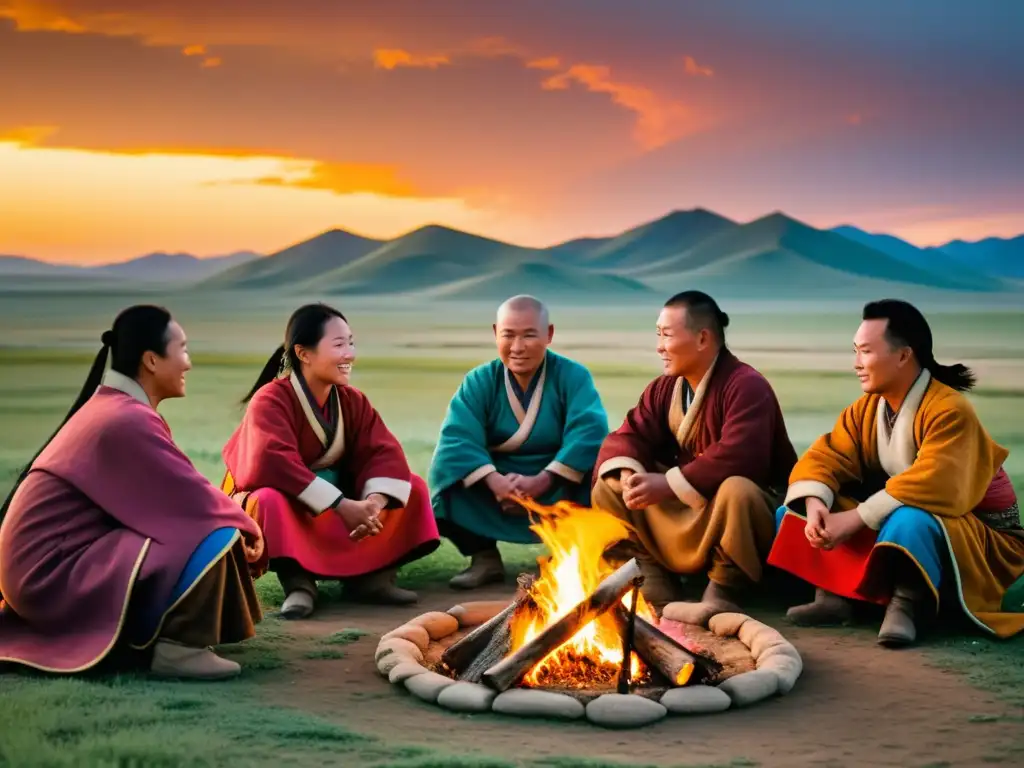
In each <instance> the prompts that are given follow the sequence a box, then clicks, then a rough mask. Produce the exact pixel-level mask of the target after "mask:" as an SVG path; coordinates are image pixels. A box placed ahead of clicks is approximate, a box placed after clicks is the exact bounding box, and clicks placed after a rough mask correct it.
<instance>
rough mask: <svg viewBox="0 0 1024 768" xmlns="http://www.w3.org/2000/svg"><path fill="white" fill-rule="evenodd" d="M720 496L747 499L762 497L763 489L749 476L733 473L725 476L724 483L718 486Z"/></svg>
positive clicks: (720, 497)
mask: <svg viewBox="0 0 1024 768" xmlns="http://www.w3.org/2000/svg"><path fill="white" fill-rule="evenodd" d="M716 496H718V498H719V499H720V500H721V499H725V498H729V499H736V500H747V499H760V498H761V497H762V493H761V489H760V488H759V487H758V485H757V483H755V482H754V481H753V480H751V479H750V478H748V477H743V476H742V475H732V476H730V477H727V478H725V480H723V481H722V484H721V485H719V486H718V493H717V494H716Z"/></svg>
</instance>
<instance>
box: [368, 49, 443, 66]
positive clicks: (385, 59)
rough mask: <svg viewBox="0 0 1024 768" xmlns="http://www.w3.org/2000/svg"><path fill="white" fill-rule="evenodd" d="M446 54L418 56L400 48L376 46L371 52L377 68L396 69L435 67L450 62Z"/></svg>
mask: <svg viewBox="0 0 1024 768" xmlns="http://www.w3.org/2000/svg"><path fill="white" fill-rule="evenodd" d="M450 63H451V59H449V58H448V56H447V55H446V54H434V55H427V56H418V55H416V54H413V53H410V52H409V51H403V50H402V49H401V48H378V49H377V50H375V51H374V52H373V64H374V66H375V67H377V68H378V69H397V68H398V67H416V68H426V69H437V68H438V67H440V66H441V65H442V64H450Z"/></svg>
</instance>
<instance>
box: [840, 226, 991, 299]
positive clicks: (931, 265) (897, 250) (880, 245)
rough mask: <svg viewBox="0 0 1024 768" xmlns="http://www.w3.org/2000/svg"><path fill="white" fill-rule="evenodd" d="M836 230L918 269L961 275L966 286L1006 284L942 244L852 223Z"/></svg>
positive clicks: (984, 288)
mask: <svg viewBox="0 0 1024 768" xmlns="http://www.w3.org/2000/svg"><path fill="white" fill-rule="evenodd" d="M832 232H835V233H836V234H838V235H842V236H843V237H845V238H848V239H849V240H853V241H854V242H857V243H860V244H861V245H866V246H868V247H869V248H874V249H875V250H876V251H881V252H882V253H885V254H888V255H889V256H892V257H893V258H896V259H899V260H900V261H902V262H903V263H905V264H910V265H911V266H914V267H916V268H918V269H923V270H926V271H928V272H932V273H934V274H937V275H957V276H958V279H959V280H960V282H961V283H962V284H963V285H964V286H965V287H967V286H969V287H973V288H975V289H976V290H979V291H990V290H999V289H1001V288H1005V287H1006V286H1005V285H1004V284H1003V281H1002V280H1001V279H1000V278H999V276H998V274H997V273H992V272H988V271H987V270H982V269H979V268H977V266H976V265H974V264H972V263H970V260H960V259H957V258H955V257H953V256H951V255H950V254H949V253H947V252H946V251H944V250H943V249H941V248H918V247H917V246H916V245H911V244H910V243H908V242H907V241H906V240H900V239H899V238H898V237H893V236H892V235H885V234H873V233H871V232H865V231H864V230H862V229H858V228H857V227H851V226H849V225H844V226H841V227H835V228H834V229H833V230H832Z"/></svg>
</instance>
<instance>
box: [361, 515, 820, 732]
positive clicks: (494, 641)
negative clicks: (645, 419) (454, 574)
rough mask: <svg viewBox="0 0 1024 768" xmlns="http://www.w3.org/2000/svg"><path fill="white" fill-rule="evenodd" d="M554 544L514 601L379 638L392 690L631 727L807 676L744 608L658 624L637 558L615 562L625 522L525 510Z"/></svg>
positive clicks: (467, 708) (756, 697) (481, 708)
mask: <svg viewBox="0 0 1024 768" xmlns="http://www.w3.org/2000/svg"><path fill="white" fill-rule="evenodd" d="M524 506H526V507H527V509H528V511H529V512H530V515H531V522H532V523H533V525H532V528H533V530H534V531H536V533H537V535H538V536H539V537H540V538H541V540H542V541H543V542H544V544H545V545H546V547H547V551H548V554H547V555H546V556H545V557H543V558H541V559H540V560H539V561H538V565H539V572H538V574H537V575H536V576H533V575H529V574H523V575H521V576H519V578H518V589H517V591H516V593H515V595H514V596H513V597H512V598H511V600H510V601H477V602H467V603H463V604H461V605H457V606H454V607H452V608H451V609H449V610H448V611H446V612H441V611H429V612H427V613H424V614H422V615H421V616H417V617H416V618H413V619H410V620H409V621H407V622H406V623H405V624H403V625H401V626H400V627H397V628H395V629H393V630H391V631H390V632H388V633H386V634H384V635H383V636H382V637H381V639H380V642H379V644H378V645H377V650H376V652H375V653H374V663H375V664H376V666H377V670H378V671H379V672H380V674H381V675H383V676H385V677H386V678H388V680H389V681H390V682H391V683H394V684H396V685H402V686H403V687H404V688H405V689H406V690H408V691H409V693H411V694H412V695H414V696H416V697H418V698H420V699H422V700H424V701H429V702H433V703H436V704H437V705H439V706H441V707H443V708H445V709H449V710H452V711H457V712H488V711H493V712H498V713H501V714H506V715H518V716H523V717H545V718H555V719H570V720H571V719H576V718H582V717H586V719H587V720H589V721H591V722H593V723H595V724H597V725H601V726H604V727H612V728H635V727H639V726H642V725H647V724H650V723H654V722H657V721H658V720H659V719H661V718H663V717H665V716H666V715H668V714H669V713H672V714H700V713H705V714H707V713H713V712H722V711H724V710H726V709H729V708H731V707H743V706H748V705H750V704H753V703H755V702H757V701H761V700H763V699H766V698H768V697H770V696H775V695H782V694H786V693H788V692H789V691H790V690H791V689H792V688H793V686H794V685H795V684H796V680H797V678H798V677H799V676H800V673H801V671H802V670H803V662H802V660H801V658H800V654H799V653H798V652H797V650H796V649H795V648H794V647H793V646H792V645H791V644H790V643H789V642H788V641H787V640H786V639H785V638H784V637H782V635H781V634H779V632H777V631H776V630H775V629H773V628H772V627H770V626H768V625H766V624H763V623H761V622H759V621H756V620H755V619H752V618H750V617H749V616H746V615H743V614H739V613H722V614H718V615H717V616H714V617H713V618H712V619H711V621H710V622H709V624H708V628H707V629H705V628H704V627H697V626H694V625H690V624H684V623H682V622H679V621H673V620H672V616H673V613H674V609H675V607H676V605H677V604H674V603H670V604H669V605H667V606H665V608H664V610H663V611H662V617H661V618H659V617H657V616H656V615H655V614H654V612H653V611H652V610H651V607H650V605H648V604H647V602H646V601H645V600H644V598H643V595H642V594H641V592H640V587H641V586H642V584H643V577H642V575H641V572H640V568H639V566H638V565H637V562H636V561H635V560H629V561H627V562H625V563H617V562H611V561H609V559H608V558H607V557H606V554H605V553H606V552H607V551H608V549H609V547H610V546H611V545H613V544H615V543H616V542H618V541H621V540H622V539H625V538H627V537H628V534H629V531H628V529H627V528H626V526H625V524H624V523H623V522H621V521H620V520H618V518H616V517H615V516H613V515H611V514H608V513H605V512H602V511H601V510H597V509H586V508H581V507H576V506H573V505H569V504H559V505H556V506H554V507H544V506H540V505H537V504H534V503H532V502H524Z"/></svg>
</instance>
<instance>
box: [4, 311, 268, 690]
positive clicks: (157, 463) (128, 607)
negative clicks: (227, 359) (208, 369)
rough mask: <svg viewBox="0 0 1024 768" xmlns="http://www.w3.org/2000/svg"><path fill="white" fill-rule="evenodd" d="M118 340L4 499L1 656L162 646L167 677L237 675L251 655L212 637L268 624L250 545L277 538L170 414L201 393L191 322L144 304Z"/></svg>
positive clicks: (64, 657)
mask: <svg viewBox="0 0 1024 768" xmlns="http://www.w3.org/2000/svg"><path fill="white" fill-rule="evenodd" d="M102 341H103V348H102V349H101V350H100V352H99V354H98V355H97V356H96V360H95V362H94V363H93V366H92V369H91V370H90V372H89V377H88V379H87V380H86V383H85V385H84V386H83V388H82V391H81V393H80V394H79V396H78V398H77V400H76V401H75V403H74V405H73V406H72V407H71V410H70V412H69V413H68V415H67V417H66V418H65V420H64V423H63V424H62V425H61V427H60V428H59V429H58V430H57V433H56V434H55V435H54V436H53V438H52V439H51V440H49V441H48V442H47V443H46V445H44V446H43V448H42V450H40V452H39V453H38V454H37V455H36V456H35V458H34V459H33V460H32V462H31V464H30V465H29V467H28V468H27V469H26V470H25V472H24V473H23V474H22V476H21V477H20V478H19V481H18V483H17V484H16V485H15V487H14V490H13V491H12V492H11V495H10V496H9V497H8V499H7V501H6V502H5V504H4V510H3V512H5V513H6V514H5V516H4V518H3V527H2V528H0V589H2V590H3V597H4V599H5V601H6V602H0V662H14V663H17V664H22V665H25V666H28V667H32V668H35V669H40V670H43V671H47V672H56V673H64V674H70V673H75V672H82V671H84V670H87V669H90V668H92V667H94V666H95V665H97V664H99V663H100V662H102V661H104V660H105V659H106V658H107V657H108V656H110V655H111V654H112V652H113V651H115V648H117V650H118V651H121V650H125V649H127V648H128V646H129V645H130V646H131V647H132V648H134V649H137V650H142V649H149V648H152V661H151V669H152V671H153V672H154V673H155V674H157V675H160V676H165V677H190V678H199V679H220V678H225V677H233V676H235V675H237V674H238V673H239V671H240V668H239V665H238V664H237V663H236V662H233V661H229V660H226V659H222V658H220V657H218V656H216V655H215V654H214V653H213V652H212V651H211V650H209V646H214V645H219V644H221V643H234V642H239V641H241V640H245V639H247V638H250V637H252V636H253V635H254V634H255V630H254V623H255V622H256V621H258V620H259V619H260V608H259V601H258V599H257V597H256V592H255V589H254V588H253V583H252V578H251V576H250V574H249V572H248V567H247V565H246V560H255V559H257V558H258V557H259V555H260V553H261V552H262V549H263V541H262V537H261V535H260V531H259V528H258V527H257V526H256V525H255V524H254V523H253V521H252V520H251V519H249V518H248V517H247V516H246V515H244V514H243V513H242V512H241V510H239V509H238V508H237V507H236V506H235V505H234V504H233V503H232V502H231V500H230V499H228V498H227V497H225V496H224V494H222V493H220V492H218V491H217V489H216V488H215V487H214V486H213V485H211V484H210V482H209V481H208V480H206V479H205V478H204V477H203V476H202V475H200V474H199V472H198V471H197V470H196V469H195V467H194V466H193V465H192V463H191V461H189V459H188V458H187V457H186V456H185V454H184V453H182V452H181V451H180V450H179V449H178V447H177V446H176V445H175V444H174V442H173V441H172V439H171V434H170V430H169V428H168V426H167V423H166V422H165V421H164V420H163V418H162V417H161V416H160V415H159V414H158V413H157V410H156V408H157V406H158V405H159V404H160V403H161V402H162V401H163V400H166V399H170V398H177V397H183V396H184V394H185V374H186V373H187V372H188V370H189V369H190V368H191V367H192V365H191V362H190V360H189V356H188V351H187V348H186V340H185V333H184V331H183V330H182V328H181V326H180V325H178V324H177V323H176V322H175V321H174V320H173V319H172V318H171V315H170V313H169V312H167V310H165V309H163V308H161V307H153V306H135V307H131V308H129V309H126V310H125V311H124V312H122V313H121V314H120V315H118V317H117V319H116V320H115V321H114V326H113V328H112V329H111V330H109V331H105V332H104V333H103V336H102ZM108 355H109V357H110V358H111V370H110V371H109V372H107V373H106V374H105V375H104V373H103V370H104V368H105V366H106V362H107V357H108ZM101 376H102V384H101ZM117 655H118V656H121V655H122V654H121V653H118V654H117Z"/></svg>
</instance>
